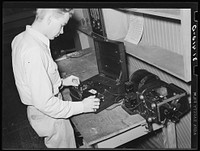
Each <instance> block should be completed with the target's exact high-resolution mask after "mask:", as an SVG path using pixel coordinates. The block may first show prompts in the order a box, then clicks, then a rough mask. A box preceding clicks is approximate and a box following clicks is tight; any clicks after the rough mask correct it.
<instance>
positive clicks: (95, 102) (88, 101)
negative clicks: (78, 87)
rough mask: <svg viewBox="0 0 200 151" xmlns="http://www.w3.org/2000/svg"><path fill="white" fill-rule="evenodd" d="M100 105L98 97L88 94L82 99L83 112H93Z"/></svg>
mask: <svg viewBox="0 0 200 151" xmlns="http://www.w3.org/2000/svg"><path fill="white" fill-rule="evenodd" d="M99 105H100V99H99V98H95V96H89V97H87V98H85V99H83V107H84V109H83V112H85V113H86V112H95V111H96V110H97V109H98V108H99Z"/></svg>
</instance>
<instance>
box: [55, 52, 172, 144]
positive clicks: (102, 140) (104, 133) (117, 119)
mask: <svg viewBox="0 0 200 151" xmlns="http://www.w3.org/2000/svg"><path fill="white" fill-rule="evenodd" d="M86 51H91V52H90V53H88V54H86V55H84V56H82V57H80V58H70V59H65V60H62V61H59V62H58V66H59V69H60V72H61V73H66V74H73V75H76V76H78V77H79V78H80V80H81V81H84V80H86V79H88V78H90V77H92V76H94V75H96V74H98V68H97V64H96V58H95V53H94V50H93V49H87V50H86ZM64 94H65V95H64V97H65V96H66V97H67V96H68V93H67V91H66V93H64ZM71 121H72V122H73V124H74V125H75V127H76V128H77V130H78V131H79V132H80V134H81V135H82V137H83V139H84V146H82V147H83V148H84V147H85V148H90V147H94V148H115V147H118V146H120V145H122V144H125V143H127V142H129V141H131V140H134V139H136V138H138V137H140V136H142V135H145V134H147V133H149V131H148V129H147V128H146V127H147V123H146V120H145V119H144V118H143V117H142V116H140V115H139V114H136V115H129V114H128V113H127V112H126V111H124V110H123V109H122V107H121V104H113V105H112V106H110V107H109V108H107V109H105V110H103V111H102V112H100V113H97V114H96V113H86V114H80V115H76V116H73V117H72V118H71ZM162 127H163V126H162V125H157V124H153V130H157V129H159V128H162ZM168 127H169V128H168ZM168 127H166V128H163V140H164V147H166V148H176V136H175V124H173V123H169V125H168Z"/></svg>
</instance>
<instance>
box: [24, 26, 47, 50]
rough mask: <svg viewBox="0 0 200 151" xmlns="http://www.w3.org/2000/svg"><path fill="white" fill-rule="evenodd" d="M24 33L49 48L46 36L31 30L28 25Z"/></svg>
mask: <svg viewBox="0 0 200 151" xmlns="http://www.w3.org/2000/svg"><path fill="white" fill-rule="evenodd" d="M26 31H28V32H29V33H30V34H31V35H33V36H34V37H36V38H37V39H39V40H40V41H42V42H43V43H44V44H45V45H47V47H48V48H49V39H48V38H47V37H46V36H44V35H43V34H41V33H40V32H38V31H37V30H35V29H33V28H32V27H31V26H30V25H27V26H26Z"/></svg>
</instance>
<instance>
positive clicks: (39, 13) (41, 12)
mask: <svg viewBox="0 0 200 151" xmlns="http://www.w3.org/2000/svg"><path fill="white" fill-rule="evenodd" d="M47 13H51V14H52V15H53V16H54V17H55V18H59V17H61V16H63V15H64V14H65V13H69V15H70V17H71V16H72V14H73V9H72V8H37V9H36V20H42V19H43V18H44V16H45V15H46V14H47Z"/></svg>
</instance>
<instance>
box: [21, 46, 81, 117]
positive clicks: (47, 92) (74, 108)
mask: <svg viewBox="0 0 200 151" xmlns="http://www.w3.org/2000/svg"><path fill="white" fill-rule="evenodd" d="M42 51H44V50H40V49H39V48H33V49H30V50H29V51H28V52H27V54H26V55H25V62H24V64H25V70H26V77H27V81H28V86H29V88H30V94H31V98H32V103H33V105H34V106H35V107H36V108H37V109H39V110H40V111H42V112H43V113H45V114H47V115H49V116H51V117H54V118H68V117H70V116H72V115H75V114H79V113H82V112H83V103H82V102H71V101H63V100H60V99H59V98H58V97H55V96H54V94H53V85H52V83H51V81H50V78H49V76H48V72H47V69H46V66H47V58H45V55H44V52H42ZM45 59H46V60H45ZM45 61H46V62H45Z"/></svg>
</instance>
